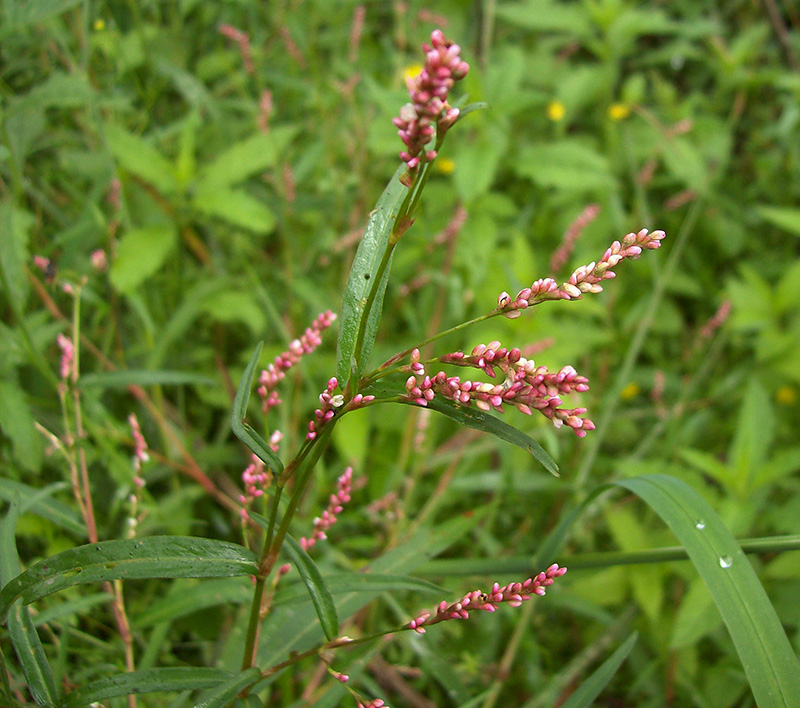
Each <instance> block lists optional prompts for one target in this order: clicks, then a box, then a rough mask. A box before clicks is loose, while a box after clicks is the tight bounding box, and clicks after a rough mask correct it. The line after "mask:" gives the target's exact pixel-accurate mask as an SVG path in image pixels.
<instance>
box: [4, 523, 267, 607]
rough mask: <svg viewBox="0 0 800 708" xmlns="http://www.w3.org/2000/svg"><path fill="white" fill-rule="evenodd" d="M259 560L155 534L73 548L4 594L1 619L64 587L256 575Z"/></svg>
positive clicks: (217, 544) (224, 547) (232, 549)
mask: <svg viewBox="0 0 800 708" xmlns="http://www.w3.org/2000/svg"><path fill="white" fill-rule="evenodd" d="M256 572H257V568H256V562H255V556H254V555H253V554H252V553H251V552H250V551H249V550H248V549H246V548H244V547H243V546H237V545H236V544H234V543H227V542H225V541H214V540H211V539H207V538H194V537H191V536H153V537H152V538H145V539H124V540H120V541H102V542H100V543H92V544H88V545H85V546H78V547H77V548H71V549H70V550H68V551H64V552H63V553H59V554H58V555H55V556H52V557H51V558H47V559H45V560H43V561H40V562H39V563H37V564H36V565H34V566H31V567H30V568H29V569H28V570H26V571H25V572H24V573H22V574H21V575H17V576H16V577H15V578H14V579H13V580H11V581H10V582H8V583H6V585H5V586H4V587H3V589H2V591H0V621H5V617H6V615H7V613H8V611H9V609H10V607H11V605H12V604H13V603H14V601H15V600H16V599H17V598H18V597H21V598H22V600H23V602H25V603H26V604H27V603H30V602H33V601H34V600H37V599H39V598H40V597H44V596H45V595H50V594H52V593H54V592H58V591H59V590H63V589H64V588H68V587H71V586H72V585H78V584H83V583H93V582H98V581H102V580H121V579H125V578H128V579H130V578H223V577H230V576H234V575H255V573H256Z"/></svg>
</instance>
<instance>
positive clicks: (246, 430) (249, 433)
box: [231, 342, 283, 474]
mask: <svg viewBox="0 0 800 708" xmlns="http://www.w3.org/2000/svg"><path fill="white" fill-rule="evenodd" d="M263 344H264V343H263V342H259V343H258V345H257V346H256V350H255V351H254V352H253V356H251V357H250V361H249V362H247V367H246V368H245V370H244V373H243V374H242V380H241V381H240V382H239V388H238V389H236V397H235V398H234V399H233V411H231V428H233V433H234V435H236V437H237V438H239V440H241V441H242V442H243V443H244V444H245V445H247V447H249V448H250V449H251V450H252V451H253V453H255V455H256V456H257V457H258V458H259V459H260V460H261V461H262V462H263V463H264V464H265V465H267V466H268V467H269V468H270V469H271V470H272V471H273V472H275V474H280V473H281V472H283V462H281V460H280V458H279V457H278V456H277V455H276V454H275V453H274V452H273V451H272V449H271V448H270V446H269V444H268V443H267V441H266V440H264V438H262V437H261V436H260V435H259V434H258V433H257V432H256V431H255V430H253V428H251V427H250V426H249V425H248V424H247V423H245V422H244V419H245V418H246V417H247V404H248V403H249V402H250V387H251V386H252V385H253V376H254V375H255V372H256V367H257V366H258V357H259V356H260V355H261V347H262V346H263Z"/></svg>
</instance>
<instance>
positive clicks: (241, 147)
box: [197, 126, 297, 191]
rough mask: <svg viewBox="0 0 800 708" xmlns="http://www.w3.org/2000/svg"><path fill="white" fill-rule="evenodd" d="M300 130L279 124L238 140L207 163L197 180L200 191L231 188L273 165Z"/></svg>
mask: <svg viewBox="0 0 800 708" xmlns="http://www.w3.org/2000/svg"><path fill="white" fill-rule="evenodd" d="M296 133H297V128H295V127H293V126H292V127H279V128H274V129H272V130H270V132H269V133H266V134H265V133H258V134H256V135H252V136H251V137H249V138H246V139H244V140H241V141H239V142H238V143H235V144H234V145H232V146H231V147H229V148H228V149H227V150H225V151H224V152H222V153H220V154H219V155H217V157H216V158H215V159H214V161H213V162H211V163H210V164H208V165H205V166H204V167H203V168H202V170H201V172H200V177H199V179H198V185H197V188H198V191H213V190H218V189H222V188H227V187H231V186H232V185H234V184H236V183H238V182H241V181H243V180H245V179H247V178H248V177H250V176H252V175H256V174H258V173H260V172H263V171H264V170H266V169H268V168H270V167H274V166H275V165H276V164H277V162H278V157H279V155H280V154H281V153H282V152H283V150H284V149H285V148H286V146H287V145H288V144H289V142H290V141H291V139H292V138H293V137H294V136H295V134H296Z"/></svg>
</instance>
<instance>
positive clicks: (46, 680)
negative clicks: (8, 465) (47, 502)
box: [0, 488, 58, 706]
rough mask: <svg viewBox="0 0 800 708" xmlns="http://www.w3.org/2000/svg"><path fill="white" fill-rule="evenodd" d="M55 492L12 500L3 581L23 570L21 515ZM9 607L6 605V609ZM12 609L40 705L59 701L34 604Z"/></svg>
mask: <svg viewBox="0 0 800 708" xmlns="http://www.w3.org/2000/svg"><path fill="white" fill-rule="evenodd" d="M52 492H53V489H52V488H50V489H46V490H43V491H41V492H38V493H36V494H34V495H33V497H32V498H31V499H29V500H28V501H27V502H26V503H25V505H24V506H23V505H22V504H20V501H19V495H17V496H16V497H15V498H14V500H13V501H12V502H11V507H10V508H9V510H8V513H7V514H6V518H5V519H3V523H2V524H0V581H4V580H6V579H7V578H10V577H11V576H13V575H14V574H16V573H19V570H20V564H19V556H18V555H17V546H16V543H15V542H14V532H15V530H16V526H17V519H18V518H19V515H20V514H21V513H22V512H23V511H24V510H25V508H26V507H28V506H32V505H33V504H35V503H36V502H37V501H38V500H39V499H41V498H44V497H46V496H47V495H49V494H51V493H52ZM8 609H9V608H6V612H8ZM10 609H11V614H10V617H9V618H8V632H9V635H10V637H11V643H12V644H13V645H14V651H15V652H16V654H17V658H18V659H19V663H20V666H21V667H22V673H23V674H24V675H25V680H26V681H27V683H28V689H29V690H30V692H31V695H32V696H33V700H34V701H36V703H37V704H38V705H40V706H53V705H56V702H57V699H58V689H57V688H56V683H55V680H54V679H53V672H52V671H51V669H50V664H49V663H48V661H47V656H46V654H45V653H44V647H43V646H42V643H41V641H40V640H39V635H38V634H37V633H36V627H35V626H34V624H33V619H32V618H31V611H30V608H28V607H23V606H22V605H21V604H20V603H19V602H17V603H15V604H12V607H11V608H10ZM4 614H5V613H4ZM3 670H5V669H3Z"/></svg>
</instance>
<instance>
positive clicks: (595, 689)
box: [561, 632, 639, 708]
mask: <svg viewBox="0 0 800 708" xmlns="http://www.w3.org/2000/svg"><path fill="white" fill-rule="evenodd" d="M638 636H639V635H638V632H634V633H633V634H631V636H630V637H628V638H627V639H626V640H625V641H624V642H623V644H622V646H620V647H619V648H618V649H617V650H616V651H615V652H614V653H613V654H612V655H611V656H610V657H608V659H606V660H605V661H604V662H603V664H602V665H601V666H600V667H599V668H598V669H597V670H596V671H595V672H594V673H593V674H592V675H591V676H590V677H589V678H588V679H586V680H585V681H584V682H583V683H581V685H580V686H578V688H577V689H576V690H575V692H574V693H573V694H572V695H571V696H570V697H569V698H568V699H567V700H566V701H564V703H562V704H561V708H589V707H590V706H591V705H592V704H593V703H594V699H595V698H597V696H599V695H600V692H601V691H602V690H603V689H604V688H605V687H606V686H607V685H608V682H609V681H611V679H612V678H613V677H614V674H615V673H617V669H619V667H620V665H621V664H622V662H623V661H625V658H626V657H627V656H628V654H630V652H631V649H633V645H634V644H636V639H637V637H638Z"/></svg>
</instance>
